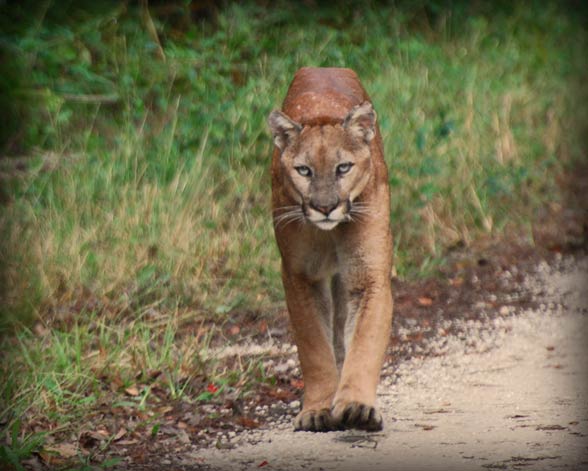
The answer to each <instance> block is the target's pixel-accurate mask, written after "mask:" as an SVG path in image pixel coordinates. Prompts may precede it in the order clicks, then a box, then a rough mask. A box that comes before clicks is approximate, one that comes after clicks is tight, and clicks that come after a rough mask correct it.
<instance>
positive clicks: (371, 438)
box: [197, 257, 588, 470]
mask: <svg viewBox="0 0 588 471" xmlns="http://www.w3.org/2000/svg"><path fill="white" fill-rule="evenodd" d="M587 280H588V258H581V259H577V258H576V259H574V258H571V257H570V258H563V259H560V260H559V261H558V263H557V264H556V268H553V267H550V266H549V265H547V264H545V263H542V264H540V265H539V267H538V268H537V270H536V271H535V273H534V274H533V275H530V276H527V277H525V279H524V281H523V283H522V288H521V289H522V291H525V292H527V293H529V292H530V293H531V294H532V296H533V298H534V299H535V301H536V305H537V306H538V308H536V309H529V310H526V311H523V312H521V313H519V314H518V315H515V316H511V315H507V314H508V309H506V310H505V311H504V312H503V314H504V316H491V318H492V320H490V321H488V322H480V321H475V320H470V321H459V322H461V325H460V326H459V327H460V328H459V329H457V331H459V332H460V333H459V334H454V333H449V332H455V331H456V329H455V325H450V324H451V322H455V321H447V322H448V324H447V326H445V327H446V328H444V327H443V326H441V327H438V332H437V335H435V336H433V337H432V338H431V339H429V340H428V341H427V345H426V349H427V350H428V352H427V355H413V356H412V357H411V358H409V359H407V360H406V361H402V362H397V363H395V364H394V365H393V366H390V367H388V369H387V371H386V376H385V378H384V380H383V382H382V384H381V387H380V389H379V398H378V401H379V405H380V408H381V410H382V412H383V415H384V420H385V430H384V432H382V433H371V434H370V433H362V432H356V431H345V432H331V433H325V434H314V433H308V432H297V433H294V432H292V431H291V424H290V420H291V419H290V417H289V416H288V417H285V418H284V420H283V421H280V420H278V421H277V422H276V423H274V425H272V426H271V427H269V428H268V429H264V430H256V431H248V432H245V433H243V434H241V435H238V436H236V437H233V438H232V441H233V444H236V446H235V447H234V448H232V449H209V450H201V451H200V452H199V453H198V460H197V461H198V465H199V466H202V465H204V466H207V467H211V468H213V469H215V468H220V469H233V470H239V469H258V468H260V469H288V470H290V469H292V470H295V469H305V470H307V469H313V470H315V469H316V470H318V469H321V470H323V469H324V470H331V469H332V470H335V469H336V470H344V469H349V470H361V469H370V470H389V469H424V468H427V469H453V470H462V469H463V470H472V469H513V470H515V469H525V470H545V469H570V470H571V469H574V470H576V469H588V446H587V443H588V440H587V437H588V385H587V384H586V383H587V381H585V379H586V378H585V375H586V372H587V370H588V368H587V364H588V361H587V357H586V345H587V343H586V342H587V340H586V338H587V337H588V285H587ZM478 307H479V306H478ZM472 308H473V307H472ZM408 334H410V332H409V333H408Z"/></svg>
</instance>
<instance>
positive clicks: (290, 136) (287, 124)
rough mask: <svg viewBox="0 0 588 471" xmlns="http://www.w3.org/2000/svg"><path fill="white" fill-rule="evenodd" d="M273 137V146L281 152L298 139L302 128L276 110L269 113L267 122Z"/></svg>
mask: <svg viewBox="0 0 588 471" xmlns="http://www.w3.org/2000/svg"><path fill="white" fill-rule="evenodd" d="M267 122H268V124H269V127H270V129H271V131H272V135H273V136H274V144H275V145H276V146H277V147H278V148H279V149H280V150H281V151H283V150H284V149H285V148H286V146H287V145H289V144H292V142H293V141H294V140H295V139H296V138H297V137H298V135H299V134H300V131H302V126H301V125H300V124H298V123H297V122H296V121H293V120H291V119H290V118H289V117H288V116H286V115H285V114H284V113H282V112H281V111H278V110H274V111H272V112H271V113H270V115H269V117H268V120H267Z"/></svg>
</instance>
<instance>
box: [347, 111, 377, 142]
mask: <svg viewBox="0 0 588 471" xmlns="http://www.w3.org/2000/svg"><path fill="white" fill-rule="evenodd" d="M343 128H344V129H346V130H347V132H348V133H349V134H351V135H352V136H353V137H354V138H355V139H357V140H362V141H364V142H365V143H366V144H369V143H370V141H371V140H372V139H373V138H374V136H375V135H376V112H375V111H374V108H373V107H372V104H371V103H370V102H369V101H364V102H363V103H362V104H361V105H357V106H354V107H353V108H351V111H350V112H349V114H348V115H347V116H346V117H345V120H344V121H343Z"/></svg>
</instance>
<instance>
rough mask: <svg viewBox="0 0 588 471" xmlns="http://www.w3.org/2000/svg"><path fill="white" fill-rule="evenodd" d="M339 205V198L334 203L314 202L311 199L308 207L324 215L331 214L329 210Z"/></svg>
mask: <svg viewBox="0 0 588 471" xmlns="http://www.w3.org/2000/svg"><path fill="white" fill-rule="evenodd" d="M337 206H339V200H337V201H336V202H335V203H334V204H327V205H325V204H316V203H313V202H312V201H311V202H310V207H311V208H312V209H314V210H315V211H318V212H319V213H323V214H324V215H325V216H328V215H329V214H331V212H332V211H333V210H334V209H335V208H336V207H337Z"/></svg>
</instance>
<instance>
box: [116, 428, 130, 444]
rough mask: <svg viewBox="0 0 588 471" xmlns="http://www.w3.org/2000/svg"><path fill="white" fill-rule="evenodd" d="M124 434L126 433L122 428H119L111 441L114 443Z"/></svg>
mask: <svg viewBox="0 0 588 471" xmlns="http://www.w3.org/2000/svg"><path fill="white" fill-rule="evenodd" d="M126 434H127V431H126V430H125V429H124V428H121V429H120V430H119V431H118V432H116V435H115V436H114V438H113V440H114V441H115V442H116V441H118V440H120V439H121V438H122V437H124V436H125V435H126Z"/></svg>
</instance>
